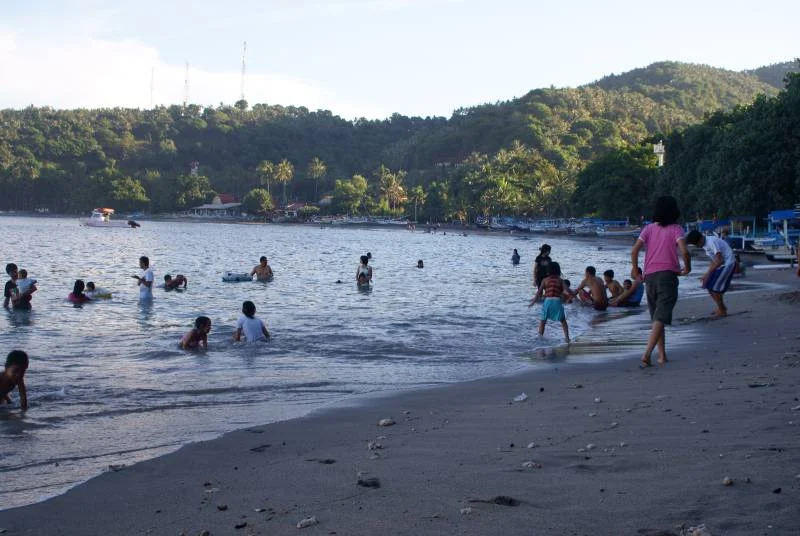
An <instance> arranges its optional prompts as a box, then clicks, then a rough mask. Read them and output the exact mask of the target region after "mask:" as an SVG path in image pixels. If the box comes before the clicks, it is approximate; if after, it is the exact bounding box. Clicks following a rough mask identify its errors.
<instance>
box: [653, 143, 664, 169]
mask: <svg viewBox="0 0 800 536" xmlns="http://www.w3.org/2000/svg"><path fill="white" fill-rule="evenodd" d="M653 152H654V153H655V154H656V157H657V158H658V167H663V165H664V152H665V151H664V142H663V141H661V140H659V142H658V143H656V144H654V145H653Z"/></svg>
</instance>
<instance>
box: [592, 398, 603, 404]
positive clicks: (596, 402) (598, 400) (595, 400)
mask: <svg viewBox="0 0 800 536" xmlns="http://www.w3.org/2000/svg"><path fill="white" fill-rule="evenodd" d="M602 401H603V399H602V398H600V397H597V398H595V399H594V403H595V404H599V403H600V402H602Z"/></svg>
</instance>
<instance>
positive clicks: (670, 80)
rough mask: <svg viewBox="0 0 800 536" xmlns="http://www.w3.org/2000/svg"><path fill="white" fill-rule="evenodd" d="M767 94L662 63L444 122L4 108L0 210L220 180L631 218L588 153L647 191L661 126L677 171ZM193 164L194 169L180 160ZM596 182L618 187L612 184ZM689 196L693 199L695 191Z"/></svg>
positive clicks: (732, 77) (80, 203) (180, 190)
mask: <svg viewBox="0 0 800 536" xmlns="http://www.w3.org/2000/svg"><path fill="white" fill-rule="evenodd" d="M762 74H763V73H762ZM776 93H777V90H776V89H775V88H774V87H772V86H770V85H769V84H767V83H764V82H762V81H761V80H760V79H759V78H758V76H757V74H746V73H735V72H731V71H725V70H722V69H714V68H711V67H706V66H698V65H688V64H680V63H674V62H665V63H657V64H653V65H651V66H649V67H647V68H644V69H637V70H634V71H631V72H629V73H625V74H623V75H619V76H609V77H606V78H604V79H602V80H599V81H597V82H594V83H592V84H588V85H586V86H582V87H579V88H563V89H555V88H549V89H538V90H534V91H531V92H530V93H528V94H527V95H525V96H523V97H521V98H518V99H514V100H511V101H507V102H500V103H496V104H485V105H480V106H475V107H472V108H464V109H459V110H457V111H456V112H455V113H454V114H453V116H452V117H451V118H449V119H445V118H441V117H427V118H419V117H405V116H401V115H399V114H395V115H393V116H392V117H391V118H388V119H386V120H364V119H359V120H355V121H346V120H344V119H342V118H340V117H338V116H334V115H332V114H331V113H330V112H327V111H324V110H320V111H309V110H307V109H306V108H302V107H283V106H269V105H266V104H256V105H254V106H252V107H250V106H249V105H248V103H246V102H245V101H240V102H237V103H236V104H235V105H234V106H226V105H220V106H218V107H214V106H206V107H201V106H198V105H188V106H186V107H185V108H184V107H180V106H170V107H158V108H155V109H152V110H131V109H119V108H115V109H100V110H53V109H50V108H33V107H31V108H26V109H24V110H2V111H0V184H2V187H3V191H4V195H3V196H2V197H0V209H17V210H31V209H36V208H39V209H47V210H49V211H51V212H59V213H75V212H86V211H88V210H90V209H91V208H93V207H95V206H98V205H109V206H113V207H115V208H118V209H120V210H126V211H131V210H147V211H152V212H168V211H173V210H179V209H182V208H187V207H191V206H194V205H197V204H200V203H203V202H206V201H208V200H209V199H210V198H211V197H212V196H213V194H214V192H220V193H221V192H225V193H232V194H234V195H235V196H236V197H237V198H239V199H243V200H244V201H245V202H246V203H245V204H246V206H247V207H248V209H249V210H250V211H252V212H254V213H267V212H269V210H271V208H272V207H273V206H277V205H281V204H285V203H286V202H287V201H291V200H307V201H315V200H319V199H320V198H321V197H322V196H323V195H326V194H327V195H332V196H333V199H332V201H333V203H332V205H331V210H333V211H336V212H342V213H344V212H349V213H367V212H368V213H376V214H406V215H411V216H413V215H414V213H415V212H418V216H419V219H423V218H425V219H429V218H432V219H437V220H443V219H446V218H459V219H462V220H464V219H471V218H472V217H473V216H475V215H477V214H484V215H490V214H507V215H527V216H541V215H548V216H550V215H553V216H555V215H568V214H575V213H576V211H580V212H594V213H602V214H607V215H609V216H612V215H613V216H624V215H630V216H637V215H638V214H639V213H640V212H641V210H642V209H641V207H640V206H636V207H632V206H627V205H625V204H619V203H617V202H616V201H614V202H613V203H612V204H611V205H608V204H606V203H598V202H596V199H597V198H598V197H597V196H599V195H600V194H601V192H602V191H605V187H602V188H601V187H599V186H598V185H597V184H595V182H596V180H595V179H593V178H592V173H594V174H595V175H594V176H595V177H598V179H597V180H603V181H608V177H605V176H602V175H603V173H602V172H601V171H599V170H601V168H600V167H593V166H590V167H589V168H586V166H587V165H588V164H590V163H592V162H595V163H596V164H595V166H602V165H606V169H612V168H613V167H614V165H615V164H614V163H613V162H614V161H615V159H616V161H618V163H619V164H620V165H628V166H629V169H628V170H627V171H626V174H625V177H626V180H627V181H628V183H627V184H626V185H625V186H624V187H623V186H619V188H621V189H618V190H617V194H616V195H623V196H625V197H634V196H635V197H636V198H637V199H639V198H641V197H642V196H647V194H648V192H652V188H655V187H656V185H657V182H658V181H656V173H655V172H654V171H653V170H652V168H653V160H652V154H651V153H652V150H650V153H649V154H648V151H647V150H646V149H642V148H639V149H637V148H635V147H636V146H637V145H639V144H641V143H642V142H643V141H648V140H653V139H657V138H658V137H665V140H668V146H669V151H670V156H669V159H670V162H675V167H674V168H673V166H672V165H670V170H668V173H678V171H675V172H673V171H671V170H672V169H676V170H677V169H679V168H678V163H679V162H684V161H685V157H684V156H682V151H684V152H685V151H686V150H690V149H688V147H690V145H691V144H692V143H694V137H696V136H698V135H696V134H692V133H693V132H695V131H694V130H692V129H689V130H687V131H685V132H682V131H679V130H678V129H681V128H683V127H687V126H689V125H693V124H696V123H698V122H699V121H701V120H702V118H703V117H704V115H706V114H709V113H713V112H715V111H716V110H720V109H723V110H733V111H731V112H729V113H727V114H726V113H717V114H715V115H714V116H712V120H714V118H716V120H717V121H721V120H723V118H725V120H728V119H730V118H733V117H739V116H740V115H742V114H746V113H747V112H746V111H745V109H744V108H737V106H740V105H743V104H747V103H751V102H753V100H754V99H756V97H757V96H758V95H765V96H762V97H759V100H758V101H756V105H754V106H761V107H770V106H773V104H771V103H773V100H772V99H771V98H770V97H772V96H774V95H775V94H776ZM784 98H785V97H784V96H783V94H782V96H781V97H780V99H784ZM759 103H761V104H759ZM697 128H711V127H703V126H700V127H697ZM795 128H796V127H795ZM668 133H673V134H671V135H670V136H669V137H666V136H667V134H668ZM679 143H682V145H679ZM673 151H674V152H673ZM626 159H627V164H626V163H625V162H626ZM192 162H198V163H199V173H197V174H190V173H189V170H190V166H191V164H192ZM604 162H605V164H603V163H604ZM636 162H639V163H640V164H642V165H643V166H644V169H648V170H649V171H647V172H646V173H645V175H642V176H641V177H642V178H643V179H644V182H645V184H646V185H647V187H646V188H644V189H643V188H642V187H641V186H642V185H641V183H636V181H635V178H636V174H635V167H630V166H631V165H633V163H636ZM795 162H797V160H795ZM754 165H755V163H754ZM609 166H610V167H609ZM585 168H586V169H585ZM584 169H585V171H583V173H582V174H581V171H582V170H584ZM709 173H710V171H709ZM579 174H580V175H579ZM695 176H696V175H695ZM737 176H739V177H742V176H746V177H750V174H749V173H745V174H744V175H742V174H741V173H740V174H739V175H737ZM709 177H710V175H709ZM673 180H674V179H673ZM726 180H728V179H726ZM576 184H577V186H578V191H577V192H575V189H576ZM658 184H661V183H658ZM721 184H722V183H721ZM608 187H610V188H612V189H613V188H615V187H617V186H615V183H614V182H613V181H612V182H610V183H609V184H608ZM265 191H266V194H265V193H264V192H265ZM573 194H574V197H573ZM603 195H608V196H610V199H611V200H612V201H613V198H614V196H615V194H614V191H613V190H611V191H609V192H607V193H606V194H603ZM686 195H692V196H694V197H692V199H697V201H696V203H697V204H698V206H700V205H702V203H703V201H701V198H700V197H698V194H696V193H691V194H690V193H689V192H688V191H687V192H686ZM742 199H744V200H745V201H743V203H747V201H746V196H743V197H742ZM573 201H574V203H577V204H574V203H573ZM637 203H640V201H637ZM692 203H695V201H692ZM732 206H736V207H738V206H739V205H732ZM612 213H613V214H612Z"/></svg>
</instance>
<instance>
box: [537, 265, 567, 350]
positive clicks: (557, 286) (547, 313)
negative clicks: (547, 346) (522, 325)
mask: <svg viewBox="0 0 800 536" xmlns="http://www.w3.org/2000/svg"><path fill="white" fill-rule="evenodd" d="M546 270H547V277H545V278H544V279H542V284H541V285H539V290H538V291H536V295H535V296H534V297H533V298H532V299H531V303H530V304H529V305H528V307H529V308H530V307H533V304H534V303H536V302H537V301H539V298H541V297H542V295H544V303H542V315H541V319H540V321H539V336H540V337H542V336H543V335H544V327H545V325H546V324H547V321H548V320H555V321H557V322H561V328H562V329H563V330H564V339H565V340H566V341H567V342H569V326H568V325H567V315H566V314H565V313H564V305H563V304H562V303H561V301H562V300H563V299H564V284H563V283H562V282H561V266H559V264H558V263H557V262H551V263H550V264H549V265H548V266H547V269H546Z"/></svg>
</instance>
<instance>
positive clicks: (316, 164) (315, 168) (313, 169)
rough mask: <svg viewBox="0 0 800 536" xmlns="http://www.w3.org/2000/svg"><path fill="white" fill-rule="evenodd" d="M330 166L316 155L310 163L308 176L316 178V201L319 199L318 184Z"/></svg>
mask: <svg viewBox="0 0 800 536" xmlns="http://www.w3.org/2000/svg"><path fill="white" fill-rule="evenodd" d="M327 171H328V168H327V166H325V162H323V161H322V160H320V159H319V158H318V157H316V156H315V157H314V158H312V159H311V162H309V163H308V176H309V177H311V178H312V179H313V180H314V201H317V200H318V199H319V197H318V193H317V186H318V185H319V181H320V179H322V178H323V177H324V176H325V173H327Z"/></svg>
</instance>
